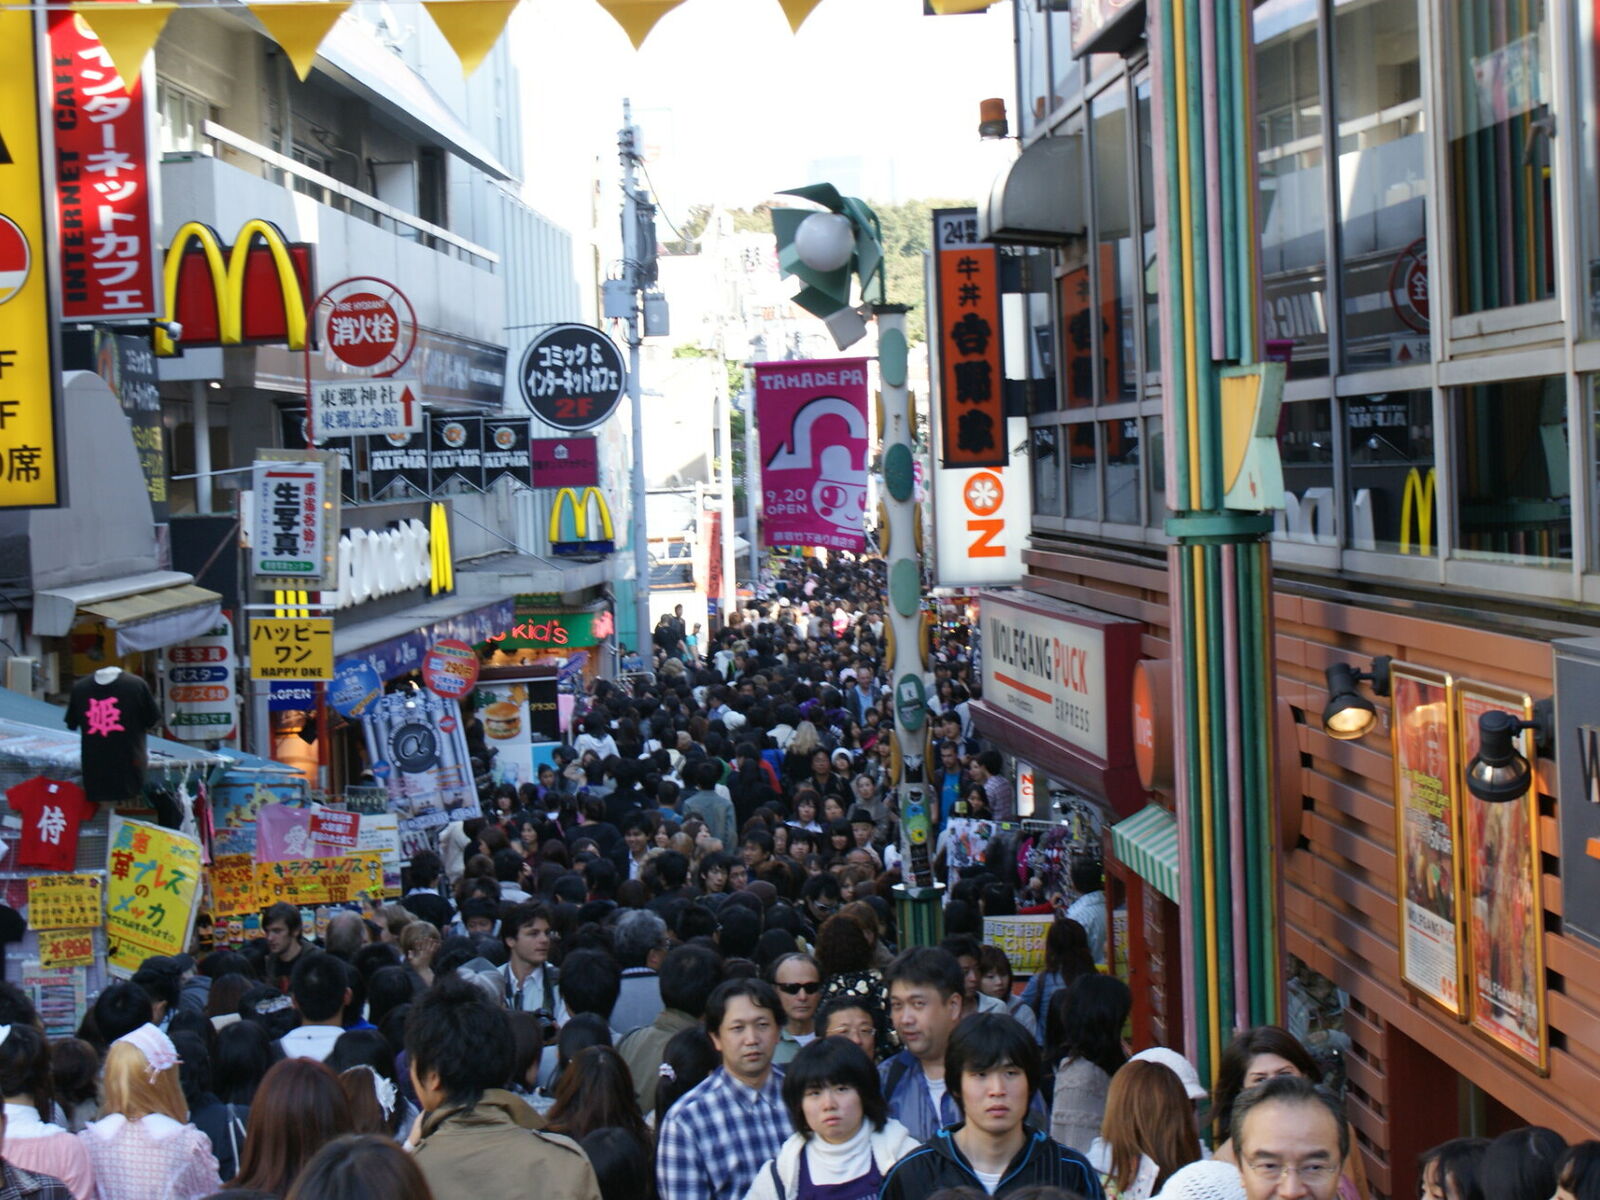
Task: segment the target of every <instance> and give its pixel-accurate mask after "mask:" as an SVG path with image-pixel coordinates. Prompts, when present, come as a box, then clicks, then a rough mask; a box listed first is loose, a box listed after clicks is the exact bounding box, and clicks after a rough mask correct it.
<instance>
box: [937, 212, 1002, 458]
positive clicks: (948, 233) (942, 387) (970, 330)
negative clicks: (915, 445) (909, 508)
mask: <svg viewBox="0 0 1600 1200" xmlns="http://www.w3.org/2000/svg"><path fill="white" fill-rule="evenodd" d="M933 246H934V255H935V257H936V259H937V262H938V269H937V272H936V275H937V284H938V308H937V321H938V325H937V329H938V332H937V335H936V336H935V337H934V338H933V339H932V340H933V341H934V342H935V343H936V344H937V346H938V355H939V416H938V418H937V419H938V421H939V428H940V432H941V434H942V435H943V438H942V444H943V447H944V459H943V465H944V466H946V467H1003V466H1005V465H1006V462H1007V459H1008V457H1009V456H1008V455H1007V453H1006V450H1007V446H1006V416H1005V409H1006V405H1005V360H1004V357H1003V354H1002V342H1001V338H1000V252H999V250H997V249H996V248H995V247H993V246H988V245H985V244H984V243H982V242H980V241H979V240H978V210H977V209H975V208H942V209H937V210H935V211H934V214H933Z"/></svg>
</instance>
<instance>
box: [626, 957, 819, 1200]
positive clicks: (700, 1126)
mask: <svg viewBox="0 0 1600 1200" xmlns="http://www.w3.org/2000/svg"><path fill="white" fill-rule="evenodd" d="M782 1026H783V1007H782V1005H780V1004H779V1002H778V993H777V992H775V991H773V990H772V986H771V985H770V984H768V983H765V982H763V981H761V980H759V979H730V980H729V981H728V982H726V983H724V984H721V985H720V986H719V987H718V988H717V990H716V991H714V992H712V993H711V999H710V1000H709V1001H707V1003H706V1030H707V1032H709V1033H710V1034H711V1040H712V1042H713V1044H715V1046H716V1047H717V1052H718V1053H719V1054H721V1055H722V1066H721V1068H720V1069H718V1070H716V1071H713V1072H712V1073H711V1077H710V1078H709V1079H707V1080H706V1081H705V1082H704V1083H702V1084H701V1085H700V1086H699V1087H697V1088H695V1089H694V1090H693V1091H692V1092H690V1093H689V1094H688V1095H686V1096H684V1097H683V1098H682V1099H680V1100H679V1101H678V1102H677V1103H676V1104H674V1105H673V1106H672V1109H671V1111H670V1112H668V1113H667V1114H666V1117H665V1119H664V1121H663V1122H662V1125H661V1134H660V1137H659V1138H658V1139H657V1141H658V1145H657V1150H656V1186H657V1190H658V1191H659V1192H660V1193H661V1197H660V1200H742V1197H743V1196H744V1194H745V1192H746V1191H748V1190H749V1188H750V1183H751V1181H752V1180H753V1179H754V1178H755V1175H756V1172H757V1171H759V1170H760V1169H761V1166H762V1164H763V1163H765V1162H766V1161H767V1160H768V1159H770V1158H774V1157H776V1156H777V1153H778V1149H779V1147H781V1146H782V1145H783V1143H784V1140H785V1139H786V1138H788V1136H789V1135H790V1134H792V1133H793V1132H794V1127H793V1125H792V1124H791V1123H790V1121H789V1114H788V1111H787V1110H786V1109H785V1108H784V1104H783V1076H782V1074H781V1073H780V1072H779V1071H778V1070H777V1069H776V1068H775V1067H773V1065H772V1053H773V1051H774V1050H776V1049H777V1048H778V1030H779V1029H780V1028H782Z"/></svg>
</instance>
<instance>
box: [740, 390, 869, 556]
mask: <svg viewBox="0 0 1600 1200" xmlns="http://www.w3.org/2000/svg"><path fill="white" fill-rule="evenodd" d="M755 370H756V431H757V433H758V435H759V436H760V439H761V492H762V506H763V510H764V511H763V520H762V543H763V544H764V545H767V546H821V547H824V548H826V549H829V550H849V551H852V552H854V553H857V554H859V553H861V552H862V551H864V550H865V549H866V548H867V542H866V536H865V534H864V532H863V523H864V520H865V517H866V509H867V455H868V447H867V360H866V359H864V358H837V359H828V360H825V361H817V362H802V361H796V362H773V363H756V364H755Z"/></svg>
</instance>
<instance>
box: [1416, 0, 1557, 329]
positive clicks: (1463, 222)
mask: <svg viewBox="0 0 1600 1200" xmlns="http://www.w3.org/2000/svg"><path fill="white" fill-rule="evenodd" d="M1444 8H1445V12H1446V14H1447V17H1446V19H1447V21H1448V23H1449V36H1448V38H1447V40H1446V58H1447V60H1448V68H1449V71H1448V83H1447V86H1448V89H1449V90H1448V93H1447V96H1446V100H1445V114H1446V117H1447V122H1448V135H1449V139H1450V147H1449V150H1450V165H1449V171H1450V223H1451V227H1452V228H1453V229H1454V230H1455V237H1454V238H1453V239H1452V241H1451V255H1452V258H1451V266H1452V272H1453V275H1454V293H1455V294H1454V296H1453V299H1454V301H1455V305H1454V311H1455V312H1458V313H1473V312H1483V311H1485V310H1487V309H1493V308H1506V307H1508V306H1510V305H1515V304H1528V303H1531V302H1533V301H1537V300H1547V299H1549V298H1550V297H1552V296H1554V295H1555V269H1554V263H1553V254H1554V248H1555V247H1554V242H1555V238H1554V235H1553V229H1552V225H1553V221H1554V213H1553V211H1552V200H1551V186H1550V185H1551V171H1552V169H1553V168H1552V165H1551V160H1552V156H1551V153H1550V135H1551V134H1552V133H1553V132H1554V127H1553V125H1552V124H1551V117H1550V96H1551V92H1552V83H1551V72H1552V70H1553V63H1552V58H1551V53H1550V44H1549V43H1550V22H1549V20H1548V18H1547V16H1546V14H1545V3H1544V0H1454V2H1453V3H1450V4H1446V5H1445V6H1444Z"/></svg>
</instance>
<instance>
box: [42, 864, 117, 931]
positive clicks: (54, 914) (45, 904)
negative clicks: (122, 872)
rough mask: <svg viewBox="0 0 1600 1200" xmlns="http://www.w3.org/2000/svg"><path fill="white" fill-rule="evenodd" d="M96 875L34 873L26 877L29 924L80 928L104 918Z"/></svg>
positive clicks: (100, 886) (100, 892) (98, 881)
mask: <svg viewBox="0 0 1600 1200" xmlns="http://www.w3.org/2000/svg"><path fill="white" fill-rule="evenodd" d="M102 894H103V884H102V881H101V879H100V877H99V876H98V875H35V876H34V877H33V878H31V879H29V880H28V928H30V929H83V928H84V927H86V926H90V925H94V926H98V925H99V924H101V922H102V921H104V920H105V916H104V911H103V901H102Z"/></svg>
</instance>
